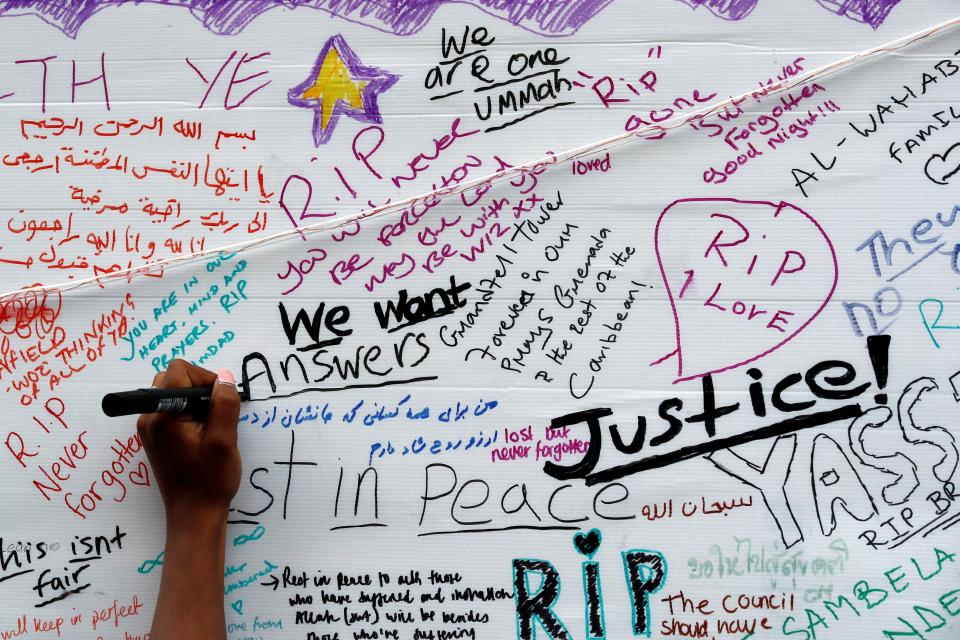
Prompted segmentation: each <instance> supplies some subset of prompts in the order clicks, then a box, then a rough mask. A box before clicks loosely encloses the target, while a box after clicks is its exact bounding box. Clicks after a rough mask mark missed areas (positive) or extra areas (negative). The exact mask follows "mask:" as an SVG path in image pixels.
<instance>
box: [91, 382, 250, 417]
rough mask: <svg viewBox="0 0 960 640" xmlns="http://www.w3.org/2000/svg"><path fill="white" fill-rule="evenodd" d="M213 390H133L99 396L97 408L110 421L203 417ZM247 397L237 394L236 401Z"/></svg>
mask: <svg viewBox="0 0 960 640" xmlns="http://www.w3.org/2000/svg"><path fill="white" fill-rule="evenodd" d="M212 393H213V387H180V388H171V389H157V388H150V389H134V390H133V391H120V392H118V393H108V394H107V395H105V396H103V401H102V402H101V403H100V407H101V408H102V409H103V412H104V413H105V414H107V415H108V416H110V417H111V418H114V417H116V416H130V415H136V414H138V413H160V412H171V413H176V412H181V411H183V412H188V413H204V412H206V410H207V409H208V408H209V406H210V395H211V394H212ZM249 399H250V394H249V393H248V392H246V391H240V401H241V402H246V401H248V400H249Z"/></svg>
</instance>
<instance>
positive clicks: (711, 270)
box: [651, 198, 839, 383]
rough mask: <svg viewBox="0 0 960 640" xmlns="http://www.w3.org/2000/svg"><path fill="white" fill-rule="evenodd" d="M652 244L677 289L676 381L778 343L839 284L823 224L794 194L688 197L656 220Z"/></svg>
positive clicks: (737, 362) (673, 291) (753, 356)
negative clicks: (781, 198) (770, 198)
mask: <svg viewBox="0 0 960 640" xmlns="http://www.w3.org/2000/svg"><path fill="white" fill-rule="evenodd" d="M654 248H655V251H656V254H657V262H658V263H659V265H660V275H661V276H662V277H663V283H664V285H665V286H666V288H667V294H668V295H669V296H670V306H671V308H672V309H673V319H674V327H675V329H676V347H675V349H674V350H673V351H671V352H670V353H668V354H667V355H666V356H664V357H662V358H660V359H659V360H656V361H655V362H653V363H651V364H659V363H661V362H664V361H666V360H668V359H670V358H671V357H673V356H676V359H677V378H676V380H674V383H677V382H681V381H683V380H690V379H693V378H699V377H702V376H705V375H708V374H711V373H718V372H720V371H727V370H728V369H733V368H736V367H740V366H743V365H745V364H747V363H749V362H753V361H754V360H757V359H759V358H762V357H764V356H765V355H767V354H769V353H771V352H772V351H775V350H776V349H779V348H780V347H782V346H783V345H784V344H786V343H787V342H789V341H790V340H792V339H793V338H794V337H796V335H797V334H799V333H800V332H801V331H803V330H804V329H805V328H806V327H807V326H808V325H809V324H810V323H811V322H813V320H814V319H815V318H816V317H817V316H818V315H820V312H821V311H823V309H824V307H826V306H827V303H828V302H829V301H830V299H831V297H833V292H834V291H835V290H836V288H837V279H838V276H839V269H838V265H837V254H836V251H835V250H834V248H833V244H832V243H831V242H830V238H829V237H827V234H826V232H825V231H824V230H823V227H821V226H820V224H819V223H818V222H817V221H816V220H814V219H813V217H812V216H811V215H810V214H808V213H807V212H805V211H803V210H802V209H800V208H799V207H796V206H794V205H792V204H788V203H786V202H780V203H777V204H775V203H773V202H767V201H763V200H738V199H735V198H686V199H682V200H677V201H675V202H672V203H671V204H670V205H669V206H668V207H667V208H666V209H664V210H663V213H661V214H660V218H659V219H658V220H657V226H656V230H655V231H654Z"/></svg>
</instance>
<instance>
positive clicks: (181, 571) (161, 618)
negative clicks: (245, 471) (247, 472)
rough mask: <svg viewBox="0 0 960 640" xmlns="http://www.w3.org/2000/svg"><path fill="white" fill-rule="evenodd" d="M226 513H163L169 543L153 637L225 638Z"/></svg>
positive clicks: (165, 639) (162, 639) (186, 639)
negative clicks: (224, 571) (165, 514)
mask: <svg viewBox="0 0 960 640" xmlns="http://www.w3.org/2000/svg"><path fill="white" fill-rule="evenodd" d="M226 534H227V523H226V512H225V511H224V512H223V513H219V512H212V513H204V514H187V515H184V514H170V513H168V514H167V541H166V548H165V550H164V557H163V575H162V577H161V579H160V593H159V595H158V596H157V608H156V611H155V613H154V616H153V629H152V630H151V637H152V638H155V639H156V640H173V639H178V640H179V639H182V640H194V639H196V640H217V639H225V638H226V637H227V634H226V621H225V618H224V612H223V570H224V544H225V541H226Z"/></svg>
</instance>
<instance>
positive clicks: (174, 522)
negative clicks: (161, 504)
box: [166, 504, 228, 536]
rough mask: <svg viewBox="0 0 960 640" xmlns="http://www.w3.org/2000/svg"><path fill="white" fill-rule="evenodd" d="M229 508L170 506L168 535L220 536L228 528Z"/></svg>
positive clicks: (204, 505)
mask: <svg viewBox="0 0 960 640" xmlns="http://www.w3.org/2000/svg"><path fill="white" fill-rule="evenodd" d="M227 511H228V507H227V506H225V505H223V506H221V505H214V504H199V505H198V504H185V505H168V506H167V509H166V517H167V534H168V536H169V534H170V533H179V532H184V533H186V534H188V535H198V534H203V533H210V534H220V533H222V532H225V531H226V528H227Z"/></svg>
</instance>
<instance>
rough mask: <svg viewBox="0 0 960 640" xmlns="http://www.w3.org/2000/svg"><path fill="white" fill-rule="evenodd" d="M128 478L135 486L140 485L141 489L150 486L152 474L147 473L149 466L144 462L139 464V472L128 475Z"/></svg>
mask: <svg viewBox="0 0 960 640" xmlns="http://www.w3.org/2000/svg"><path fill="white" fill-rule="evenodd" d="M127 477H128V478H129V479H130V482H132V483H133V484H138V485H140V486H141V487H149V486H150V472H149V471H147V465H145V464H144V463H143V462H138V463H137V470H136V471H131V472H130V473H128V474H127Z"/></svg>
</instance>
